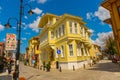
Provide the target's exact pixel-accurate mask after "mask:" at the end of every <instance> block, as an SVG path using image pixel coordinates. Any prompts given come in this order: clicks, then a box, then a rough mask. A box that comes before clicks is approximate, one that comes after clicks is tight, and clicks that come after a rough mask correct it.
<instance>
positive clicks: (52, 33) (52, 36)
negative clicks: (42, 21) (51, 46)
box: [51, 31, 54, 39]
mask: <svg viewBox="0 0 120 80" xmlns="http://www.w3.org/2000/svg"><path fill="white" fill-rule="evenodd" d="M51 39H54V32H53V31H52V32H51Z"/></svg>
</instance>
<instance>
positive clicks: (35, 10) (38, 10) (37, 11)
mask: <svg viewBox="0 0 120 80" xmlns="http://www.w3.org/2000/svg"><path fill="white" fill-rule="evenodd" d="M33 12H34V13H36V14H41V13H42V10H41V9H39V8H35V9H33Z"/></svg>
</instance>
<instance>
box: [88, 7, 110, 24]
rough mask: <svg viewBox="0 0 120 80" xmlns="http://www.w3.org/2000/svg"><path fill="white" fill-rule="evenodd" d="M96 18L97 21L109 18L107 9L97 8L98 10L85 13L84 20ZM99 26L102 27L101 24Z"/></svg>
mask: <svg viewBox="0 0 120 80" xmlns="http://www.w3.org/2000/svg"><path fill="white" fill-rule="evenodd" d="M96 17H98V19H99V20H101V21H104V20H105V19H108V18H110V13H109V11H108V10H107V9H105V8H103V7H102V6H100V7H98V10H97V11H95V12H88V13H86V18H87V19H88V20H91V19H93V20H94V19H95V18H96ZM101 24H102V25H103V23H101Z"/></svg>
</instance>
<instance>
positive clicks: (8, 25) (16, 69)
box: [5, 0, 34, 80]
mask: <svg viewBox="0 0 120 80" xmlns="http://www.w3.org/2000/svg"><path fill="white" fill-rule="evenodd" d="M25 6H28V7H29V8H30V10H29V11H28V13H29V14H30V15H32V14H33V13H34V12H33V11H32V10H31V6H30V5H29V4H25V5H23V0H20V15H19V21H18V19H16V18H9V19H8V22H7V24H5V26H6V27H7V28H10V27H11V25H10V20H11V19H15V20H16V21H17V31H18V41H17V52H16V63H15V80H18V78H19V56H20V38H21V26H22V16H23V10H24V7H25Z"/></svg>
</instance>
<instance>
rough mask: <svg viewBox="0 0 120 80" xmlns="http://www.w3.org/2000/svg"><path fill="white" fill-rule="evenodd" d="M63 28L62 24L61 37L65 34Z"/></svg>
mask: <svg viewBox="0 0 120 80" xmlns="http://www.w3.org/2000/svg"><path fill="white" fill-rule="evenodd" d="M64 28H65V27H64V24H63V25H62V34H61V36H63V35H64V34H65V29H64Z"/></svg>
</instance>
